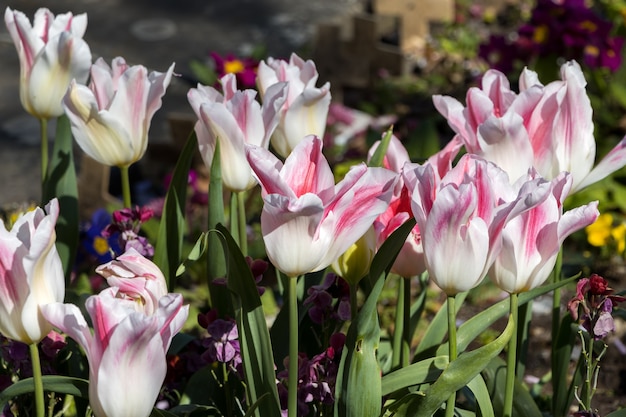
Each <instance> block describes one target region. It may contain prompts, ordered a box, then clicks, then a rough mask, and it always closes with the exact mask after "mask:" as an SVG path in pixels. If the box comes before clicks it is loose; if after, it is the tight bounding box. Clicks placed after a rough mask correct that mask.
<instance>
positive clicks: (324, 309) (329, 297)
mask: <svg viewBox="0 0 626 417" xmlns="http://www.w3.org/2000/svg"><path fill="white" fill-rule="evenodd" d="M307 294H308V297H307V298H306V299H305V300H304V305H305V306H310V308H309V317H310V318H311V320H312V321H313V322H314V323H316V324H325V323H326V322H328V321H330V320H340V321H346V320H349V319H350V287H349V285H348V283H347V282H346V281H345V280H344V279H343V278H341V277H340V276H338V275H336V274H332V273H331V274H328V275H326V278H324V282H322V283H321V284H320V285H314V286H312V287H311V288H309V290H308V291H307ZM335 300H336V301H335Z"/></svg>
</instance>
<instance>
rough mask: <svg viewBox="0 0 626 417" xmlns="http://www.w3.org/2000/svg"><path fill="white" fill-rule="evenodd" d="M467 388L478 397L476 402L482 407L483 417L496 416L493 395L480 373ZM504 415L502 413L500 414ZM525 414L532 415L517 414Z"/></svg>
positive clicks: (526, 416) (527, 416)
mask: <svg viewBox="0 0 626 417" xmlns="http://www.w3.org/2000/svg"><path fill="white" fill-rule="evenodd" d="M467 388H469V389H470V391H472V394H474V398H475V399H476V403H477V405H478V408H479V409H480V415H481V417H494V412H493V406H492V405H491V397H490V396H489V390H488V389H487V384H486V383H485V380H484V379H483V377H482V376H481V374H478V375H476V376H475V377H474V379H472V380H471V381H470V382H469V383H468V384H467ZM498 415H502V414H498ZM517 415H523V416H525V417H530V414H517Z"/></svg>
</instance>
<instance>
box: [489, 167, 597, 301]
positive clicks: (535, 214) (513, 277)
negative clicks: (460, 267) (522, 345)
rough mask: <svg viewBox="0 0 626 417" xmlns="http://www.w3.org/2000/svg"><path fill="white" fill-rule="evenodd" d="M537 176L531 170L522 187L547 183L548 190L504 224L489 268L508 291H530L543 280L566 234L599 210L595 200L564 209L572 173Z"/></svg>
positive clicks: (503, 288)
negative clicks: (555, 175) (498, 246)
mask: <svg viewBox="0 0 626 417" xmlns="http://www.w3.org/2000/svg"><path fill="white" fill-rule="evenodd" d="M537 177H538V175H537V173H536V172H534V171H531V173H530V175H529V178H528V181H527V182H526V183H524V185H523V187H540V186H543V185H544V184H547V185H548V186H549V188H550V193H548V194H546V196H545V199H544V200H543V201H542V202H541V203H540V204H538V205H536V206H534V207H533V208H531V209H530V210H527V211H525V212H524V213H522V214H520V215H519V216H516V217H514V218H513V219H511V220H510V221H509V222H508V223H507V224H506V226H504V229H503V230H502V249H501V251H500V253H499V255H498V256H497V257H496V259H495V262H494V264H493V266H492V267H491V269H490V272H489V276H490V277H491V279H492V281H493V282H494V283H495V284H496V285H497V286H498V287H500V288H501V289H502V290H504V291H507V292H508V293H520V292H525V291H530V290H532V289H533V288H536V287H538V286H540V285H541V284H543V283H544V282H545V281H546V280H547V279H548V277H549V276H550V273H551V272H552V269H553V268H554V265H555V264H556V260H557V255H558V253H559V250H560V248H561V245H562V244H563V241H564V240H565V238H566V237H567V236H569V235H570V234H572V233H573V232H575V231H577V230H579V229H582V228H583V227H585V226H588V225H590V224H591V223H593V222H594V221H595V220H596V218H597V217H598V214H599V213H598V209H597V207H598V202H597V201H595V202H592V203H589V204H587V205H585V206H581V207H578V208H576V209H573V210H570V211H567V212H566V213H563V200H564V199H565V197H566V196H567V194H568V192H569V189H570V187H571V185H572V177H571V175H569V174H566V173H562V174H561V175H559V176H558V177H557V178H555V179H553V180H552V181H551V182H547V181H546V180H544V179H542V178H537Z"/></svg>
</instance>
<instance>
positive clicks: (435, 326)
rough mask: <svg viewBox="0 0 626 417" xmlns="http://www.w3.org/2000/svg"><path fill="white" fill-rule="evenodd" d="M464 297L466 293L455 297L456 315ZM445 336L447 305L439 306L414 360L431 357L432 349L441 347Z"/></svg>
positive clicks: (446, 331)
mask: <svg viewBox="0 0 626 417" xmlns="http://www.w3.org/2000/svg"><path fill="white" fill-rule="evenodd" d="M465 297H467V292H462V293H459V294H457V296H456V297H455V298H456V300H455V303H454V304H455V306H456V310H457V313H458V312H459V309H460V308H461V306H462V305H463V301H465ZM446 334H448V303H444V304H443V305H442V306H441V308H440V309H439V311H437V314H435V317H434V318H433V319H432V320H431V322H430V324H429V325H428V328H427V329H426V332H424V336H423V337H422V340H421V341H420V343H419V345H418V346H417V349H416V350H415V358H414V360H415V359H417V360H419V359H424V357H429V356H432V351H433V349H435V348H436V347H438V346H440V345H441V343H442V342H443V339H444V337H445V336H446ZM446 346H447V345H446ZM446 349H447V347H446ZM447 353H448V351H447V350H446V354H447Z"/></svg>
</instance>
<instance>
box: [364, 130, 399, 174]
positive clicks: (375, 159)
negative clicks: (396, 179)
mask: <svg viewBox="0 0 626 417" xmlns="http://www.w3.org/2000/svg"><path fill="white" fill-rule="evenodd" d="M392 135H393V126H392V127H390V128H389V129H387V131H386V132H385V134H384V136H383V138H382V140H381V141H380V143H379V144H378V147H377V148H376V150H375V151H374V155H372V157H371V158H370V161H369V163H368V165H369V166H371V167H382V166H383V161H384V159H385V155H387V149H388V148H389V142H391V136H392Z"/></svg>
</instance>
